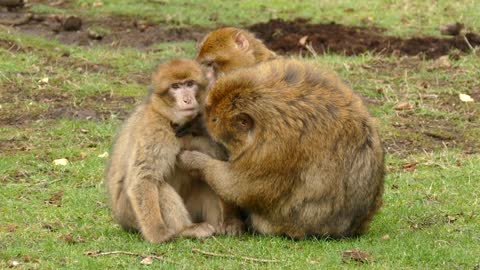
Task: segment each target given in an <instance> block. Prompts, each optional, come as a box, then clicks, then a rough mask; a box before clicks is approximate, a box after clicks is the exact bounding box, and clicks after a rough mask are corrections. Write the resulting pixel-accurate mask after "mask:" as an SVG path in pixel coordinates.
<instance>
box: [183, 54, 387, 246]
mask: <svg viewBox="0 0 480 270" xmlns="http://www.w3.org/2000/svg"><path fill="white" fill-rule="evenodd" d="M206 121H207V122H206V125H207V129H208V131H209V132H210V135H212V137H213V139H214V140H217V141H219V142H221V143H222V144H224V145H225V147H226V148H227V150H228V152H229V154H230V159H229V162H224V161H220V160H215V159H213V158H211V157H209V156H207V155H205V154H202V153H199V152H195V151H185V152H183V153H182V154H181V155H180V161H181V164H182V166H183V167H186V168H190V169H195V170H199V171H200V172H201V173H203V174H204V176H205V180H206V181H207V182H208V184H209V185H210V186H211V187H212V188H213V189H214V190H215V191H216V192H217V193H218V194H219V195H220V196H221V197H222V198H224V199H225V200H226V201H229V202H233V203H235V204H237V205H239V206H240V207H242V208H244V209H246V211H247V212H248V213H249V215H250V222H251V225H252V226H253V228H254V229H255V230H257V231H258V232H260V233H264V234H274V235H287V236H289V237H291V238H294V239H300V238H304V237H306V236H310V235H316V236H326V237H334V238H337V237H348V236H354V235H358V234H361V233H363V232H364V231H365V230H366V229H367V226H368V223H369V222H370V220H371V219H372V217H373V215H374V213H375V212H376V211H377V209H378V208H379V207H380V205H381V201H382V193H383V183H384V153H383V149H382V145H381V141H380V137H379V134H378V130H377V125H376V123H375V120H374V119H373V118H372V117H371V116H370V115H369V114H368V112H367V109H366V108H365V106H364V104H363V103H362V101H361V100H360V98H359V97H358V96H357V95H355V94H354V92H353V91H352V90H351V89H349V88H348V87H347V86H346V85H345V84H343V83H342V82H341V80H340V79H338V78H337V77H335V76H333V75H329V74H327V73H325V72H323V71H321V70H319V69H318V68H316V67H314V66H312V65H310V64H307V63H303V62H300V61H296V60H286V59H279V60H273V61H269V62H265V63H261V64H259V65H256V66H254V67H251V68H247V69H240V70H237V71H235V72H232V73H231V74H228V75H225V76H222V77H221V78H219V80H218V81H217V82H216V83H215V85H214V86H213V88H212V89H211V90H210V91H209V94H208V96H207V102H206Z"/></svg>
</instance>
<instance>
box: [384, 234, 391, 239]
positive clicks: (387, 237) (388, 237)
mask: <svg viewBox="0 0 480 270" xmlns="http://www.w3.org/2000/svg"><path fill="white" fill-rule="evenodd" d="M382 240H390V235H388V234H385V235H384V236H382Z"/></svg>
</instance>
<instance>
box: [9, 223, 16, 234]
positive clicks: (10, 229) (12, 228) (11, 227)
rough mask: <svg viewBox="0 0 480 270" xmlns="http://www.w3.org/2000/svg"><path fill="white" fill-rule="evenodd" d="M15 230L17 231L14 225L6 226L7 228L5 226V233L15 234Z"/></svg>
mask: <svg viewBox="0 0 480 270" xmlns="http://www.w3.org/2000/svg"><path fill="white" fill-rule="evenodd" d="M16 230H17V226H15V224H8V226H7V231H8V232H11V233H13V232H15V231H16Z"/></svg>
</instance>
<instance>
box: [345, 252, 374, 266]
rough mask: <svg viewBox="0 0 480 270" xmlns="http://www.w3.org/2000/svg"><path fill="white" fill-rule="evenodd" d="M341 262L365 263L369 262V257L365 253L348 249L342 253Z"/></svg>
mask: <svg viewBox="0 0 480 270" xmlns="http://www.w3.org/2000/svg"><path fill="white" fill-rule="evenodd" d="M342 260H343V261H344V262H348V261H356V262H361V263H367V262H369V261H371V256H370V254H368V252H366V251H362V250H359V249H350V250H345V251H344V252H342Z"/></svg>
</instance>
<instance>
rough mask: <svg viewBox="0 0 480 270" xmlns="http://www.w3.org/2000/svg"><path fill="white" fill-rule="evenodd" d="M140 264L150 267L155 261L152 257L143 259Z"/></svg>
mask: <svg viewBox="0 0 480 270" xmlns="http://www.w3.org/2000/svg"><path fill="white" fill-rule="evenodd" d="M140 263H141V264H144V265H150V264H152V263H153V259H152V257H150V256H147V257H145V258H143V260H142V261H141V262H140Z"/></svg>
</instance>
